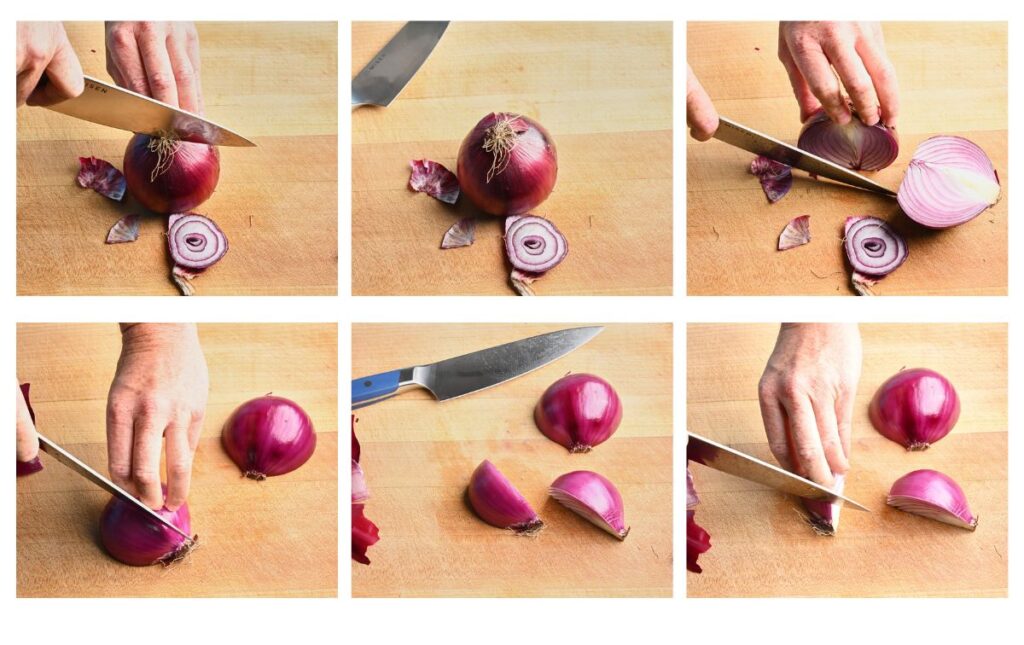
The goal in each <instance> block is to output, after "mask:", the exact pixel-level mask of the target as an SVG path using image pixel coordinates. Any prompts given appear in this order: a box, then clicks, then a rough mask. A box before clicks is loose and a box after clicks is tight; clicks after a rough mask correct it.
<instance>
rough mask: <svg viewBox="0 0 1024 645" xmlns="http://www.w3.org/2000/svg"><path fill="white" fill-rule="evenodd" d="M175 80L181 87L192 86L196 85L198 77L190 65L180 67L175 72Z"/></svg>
mask: <svg viewBox="0 0 1024 645" xmlns="http://www.w3.org/2000/svg"><path fill="white" fill-rule="evenodd" d="M174 80H175V81H177V83H178V85H179V86H182V85H186V86H191V85H194V84H195V80H196V75H195V72H194V71H193V69H192V66H191V65H190V64H188V63H185V64H183V65H180V66H179V67H178V68H177V69H175V70H174Z"/></svg>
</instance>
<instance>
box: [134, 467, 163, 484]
mask: <svg viewBox="0 0 1024 645" xmlns="http://www.w3.org/2000/svg"><path fill="white" fill-rule="evenodd" d="M132 479H134V480H135V481H136V482H137V483H138V484H139V485H141V486H151V485H154V484H156V483H157V482H158V481H159V478H158V477H157V476H156V473H154V472H153V471H151V470H149V469H148V468H143V467H141V466H136V467H135V468H133V469H132Z"/></svg>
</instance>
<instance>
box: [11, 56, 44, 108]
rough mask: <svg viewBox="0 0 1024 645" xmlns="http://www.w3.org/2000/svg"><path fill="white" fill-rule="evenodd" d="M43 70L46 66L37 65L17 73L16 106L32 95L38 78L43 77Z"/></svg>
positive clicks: (37, 83) (19, 105)
mask: <svg viewBox="0 0 1024 645" xmlns="http://www.w3.org/2000/svg"><path fill="white" fill-rule="evenodd" d="M44 71H46V67H44V66H43V65H40V66H38V67H32V68H29V69H28V70H26V71H24V72H22V73H20V74H18V78H17V92H18V107H21V106H22V105H25V103H27V102H28V97H29V96H31V95H32V92H34V91H35V89H36V86H38V85H39V80H40V79H41V78H42V77H43V72H44Z"/></svg>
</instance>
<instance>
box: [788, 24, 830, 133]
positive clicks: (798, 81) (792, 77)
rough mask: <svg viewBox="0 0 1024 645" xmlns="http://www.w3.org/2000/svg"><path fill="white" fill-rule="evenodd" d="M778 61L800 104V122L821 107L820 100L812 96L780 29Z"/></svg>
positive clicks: (812, 93)
mask: <svg viewBox="0 0 1024 645" xmlns="http://www.w3.org/2000/svg"><path fill="white" fill-rule="evenodd" d="M779 61H781V62H782V66H783V67H785V68H786V74H787V75H788V76H789V84H790V85H791V86H792V87H793V95H794V96H795V97H796V102H797V105H799V106H800V122H801V123H802V122H804V121H806V120H807V119H809V118H810V117H811V115H812V114H814V113H815V112H817V111H818V110H819V109H820V108H821V102H820V101H819V100H818V98H817V97H816V96H814V92H812V91H811V88H809V87H807V81H806V80H804V75H803V74H801V73H800V69H799V68H797V66H796V61H794V60H793V56H792V55H791V54H790V53H789V45H788V44H787V43H786V38H785V36H784V35H783V34H782V31H781V29H780V31H779Z"/></svg>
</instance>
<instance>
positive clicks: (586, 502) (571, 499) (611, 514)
mask: <svg viewBox="0 0 1024 645" xmlns="http://www.w3.org/2000/svg"><path fill="white" fill-rule="evenodd" d="M548 493H549V494H550V495H551V496H552V497H554V498H555V499H556V500H558V501H559V502H560V503H561V504H562V505H563V506H565V507H566V508H568V509H569V510H570V511H572V512H574V513H576V514H577V515H579V516H580V517H582V518H584V519H586V520H587V521H589V522H590V523H592V524H594V525H595V526H597V527H599V528H600V529H601V530H603V531H607V532H608V533H610V534H611V535H613V536H615V537H616V538H618V539H619V540H625V539H626V536H627V535H629V527H628V526H626V520H625V511H624V510H623V505H622V495H620V494H619V490H618V489H617V488H616V487H615V484H613V483H611V482H610V481H609V480H608V478H607V477H604V476H603V475H600V474H598V473H595V472H593V471H590V470H575V471H573V472H571V473H566V474H564V475H562V476H561V477H559V478H558V479H556V480H555V481H554V482H552V483H551V487H550V488H549V489H548Z"/></svg>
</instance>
